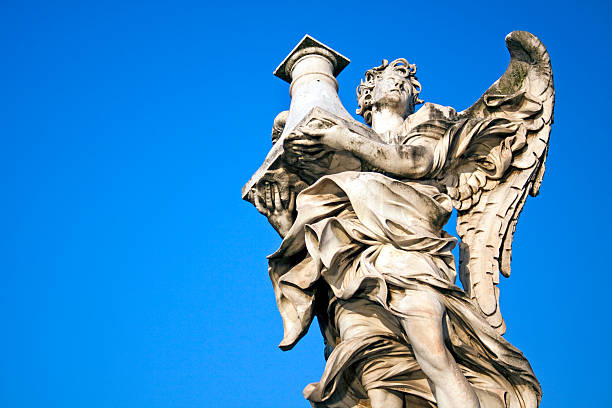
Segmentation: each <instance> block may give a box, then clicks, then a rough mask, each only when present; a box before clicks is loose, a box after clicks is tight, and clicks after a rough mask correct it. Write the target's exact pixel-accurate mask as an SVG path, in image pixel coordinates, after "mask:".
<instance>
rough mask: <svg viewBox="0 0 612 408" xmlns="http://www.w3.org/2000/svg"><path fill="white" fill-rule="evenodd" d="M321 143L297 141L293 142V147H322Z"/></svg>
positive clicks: (307, 140)
mask: <svg viewBox="0 0 612 408" xmlns="http://www.w3.org/2000/svg"><path fill="white" fill-rule="evenodd" d="M320 144H321V143H320V142H317V141H316V140H312V139H295V140H292V141H291V145H292V146H300V147H308V146H317V145H320Z"/></svg>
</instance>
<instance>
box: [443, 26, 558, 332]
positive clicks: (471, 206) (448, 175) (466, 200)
mask: <svg viewBox="0 0 612 408" xmlns="http://www.w3.org/2000/svg"><path fill="white" fill-rule="evenodd" d="M506 44H507V46H508V50H509V51H510V56H511V60H510V64H509V66H508V68H507V70H506V72H505V73H504V74H503V75H502V77H501V78H500V79H499V80H498V81H497V82H495V83H494V84H493V85H492V86H491V87H490V88H489V90H487V91H486V92H485V94H484V95H483V96H482V97H481V98H480V99H479V100H478V101H477V102H476V103H475V104H474V105H473V106H472V107H470V108H469V109H467V110H465V111H463V112H460V113H457V114H456V116H455V117H454V118H453V120H452V121H447V123H440V124H439V125H440V129H441V130H442V129H443V131H444V133H445V134H444V137H443V138H442V141H444V143H441V145H440V146H441V147H440V148H441V149H443V150H444V154H440V155H438V157H444V160H443V161H444V163H440V166H439V167H440V169H441V171H440V172H439V173H438V174H439V176H438V178H439V179H441V181H442V183H443V184H445V185H446V186H447V190H448V194H449V195H450V196H451V198H452V199H453V203H454V205H455V208H457V210H458V218H457V233H458V234H459V237H460V238H461V241H462V242H461V244H460V259H459V262H460V271H459V276H460V278H461V282H462V283H463V287H464V288H465V290H466V292H467V293H468V294H469V295H470V296H471V297H472V298H473V299H475V300H476V301H477V303H478V305H479V307H480V309H481V310H482V311H483V313H484V314H485V315H486V316H487V319H488V321H489V323H490V324H491V326H493V327H494V328H496V329H497V331H498V332H500V333H502V334H503V333H504V332H505V323H504V320H503V318H502V316H501V313H500V310H499V289H498V288H497V286H496V285H497V284H498V283H499V272H500V271H501V273H502V274H503V275H504V276H506V277H508V276H509V275H510V259H511V255H512V237H513V234H514V230H515V228H516V223H517V221H518V217H519V214H520V212H521V209H522V208H523V205H524V204H525V200H526V198H527V194H529V195H532V196H535V195H537V194H538V190H539V188H540V183H541V181H542V176H543V174H544V162H545V160H546V154H547V151H548V139H549V136H550V127H551V124H552V122H553V109H554V98H555V92H554V87H553V77H552V69H551V65H550V58H549V56H548V52H547V51H546V48H545V47H544V45H543V44H542V43H541V42H540V40H538V38H536V37H535V36H534V35H532V34H530V33H527V32H524V31H514V32H512V33H510V34H508V36H507V37H506Z"/></svg>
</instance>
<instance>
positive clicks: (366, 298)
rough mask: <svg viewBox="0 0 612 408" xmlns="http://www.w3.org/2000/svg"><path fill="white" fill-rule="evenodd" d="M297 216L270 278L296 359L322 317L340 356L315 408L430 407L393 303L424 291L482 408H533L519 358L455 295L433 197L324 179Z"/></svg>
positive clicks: (376, 181)
mask: <svg viewBox="0 0 612 408" xmlns="http://www.w3.org/2000/svg"><path fill="white" fill-rule="evenodd" d="M297 209H298V216H297V219H296V221H295V223H294V224H293V226H292V228H291V230H290V231H289V233H288V234H287V235H286V237H285V239H284V240H283V242H282V244H281V246H280V248H279V249H278V250H277V251H276V252H275V253H274V254H272V255H271V256H270V257H269V272H270V277H271V280H272V283H273V285H274V290H275V294H276V299H277V303H278V307H279V310H280V312H281V315H282V317H283V324H284V329H285V335H284V339H283V341H282V342H281V344H280V347H281V348H283V349H289V348H291V347H293V345H294V344H295V343H296V342H297V341H298V340H299V339H300V338H301V337H302V336H303V335H304V334H305V333H306V331H307V330H308V328H309V326H310V324H311V322H312V320H313V317H314V316H315V315H317V316H318V319H319V323H320V325H321V326H322V327H321V328H322V332H323V334H324V337H325V339H326V343H327V344H328V345H329V346H330V347H333V351H332V352H331V354H330V355H329V358H328V360H327V364H326V367H325V371H324V373H323V376H322V378H321V380H320V381H319V382H318V383H314V384H310V385H308V386H307V387H306V389H305V390H304V395H305V397H306V398H307V399H309V400H310V401H311V403H312V404H313V406H316V407H354V406H357V404H358V402H359V400H362V399H366V398H367V390H368V389H373V388H386V389H393V390H396V391H399V392H402V393H404V395H405V399H406V403H407V405H408V404H409V406H414V407H435V406H436V405H435V397H434V396H433V393H432V390H431V387H430V384H429V381H428V380H427V378H426V376H425V375H424V374H423V372H422V371H421V369H420V367H419V365H418V363H417V362H416V360H415V358H414V353H413V351H412V348H411V346H410V344H409V342H408V339H407V338H406V336H405V333H404V332H403V330H402V328H401V325H400V323H399V322H400V320H399V319H401V318H402V317H406V316H405V315H403V313H404V312H402V309H401V308H400V307H398V303H399V301H400V300H401V299H404V298H405V297H410V296H414V295H415V294H419V293H423V292H424V291H429V292H431V293H435V294H436V295H438V297H439V298H440V299H441V301H442V303H443V304H444V306H445V308H446V314H445V318H444V326H445V332H446V333H447V337H448V339H447V345H448V347H449V350H450V351H451V354H452V355H453V356H454V358H455V360H456V361H457V364H458V366H459V367H460V369H461V370H462V372H463V373H464V375H465V376H466V378H467V379H468V381H469V382H470V383H471V384H472V386H473V387H474V390H475V391H476V393H477V395H478V397H479V399H480V401H481V406H483V407H485V406H486V407H500V408H519V407H520V408H535V407H537V405H538V403H539V398H540V395H541V389H540V385H539V383H538V381H537V380H536V378H535V376H534V374H533V371H532V370H531V367H530V365H529V363H528V362H527V360H526V359H525V357H524V356H523V354H522V353H521V352H520V351H519V350H518V349H516V348H515V347H513V346H512V345H511V344H510V343H508V342H507V341H506V340H505V339H504V338H502V337H501V336H500V335H499V334H498V333H497V332H496V331H495V330H494V329H493V328H491V326H490V325H489V324H488V323H487V322H486V320H485V318H484V316H483V315H482V313H481V312H480V311H479V309H478V308H477V307H475V305H474V304H473V303H472V301H471V300H470V299H469V298H468V297H467V296H466V294H465V293H464V292H463V290H461V289H460V288H459V287H457V286H455V285H454V282H455V278H456V271H455V264H454V258H453V255H452V253H451V250H452V249H453V247H454V246H455V244H456V239H455V238H454V237H452V236H450V235H448V234H446V233H445V232H444V231H443V230H442V228H443V226H444V224H445V223H446V221H447V220H448V218H449V216H450V214H451V211H452V205H451V202H450V199H449V197H448V196H446V195H445V194H442V193H440V192H439V190H438V189H437V188H436V187H434V186H430V185H425V184H419V183H414V182H404V181H398V180H395V179H392V178H390V177H387V176H385V175H382V174H379V173H368V172H344V173H339V174H335V175H330V176H325V177H323V178H321V179H320V180H319V181H317V182H316V183H315V184H313V185H312V186H311V187H309V188H308V189H306V190H304V191H302V192H301V193H300V194H299V196H298V197H297Z"/></svg>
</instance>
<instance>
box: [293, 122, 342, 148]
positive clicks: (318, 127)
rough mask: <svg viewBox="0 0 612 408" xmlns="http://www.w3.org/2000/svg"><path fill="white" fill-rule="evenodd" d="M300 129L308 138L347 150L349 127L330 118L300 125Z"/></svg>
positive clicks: (329, 146)
mask: <svg viewBox="0 0 612 408" xmlns="http://www.w3.org/2000/svg"><path fill="white" fill-rule="evenodd" d="M298 131H299V132H301V133H302V134H303V135H306V136H307V137H308V139H307V140H311V141H313V142H318V143H320V144H323V145H325V146H327V147H328V148H331V149H333V150H345V149H346V139H347V132H348V129H347V128H346V127H344V126H342V125H339V124H337V123H333V122H330V121H329V120H325V121H321V120H318V119H315V120H312V121H310V122H309V123H308V124H307V125H305V126H300V127H299V128H298Z"/></svg>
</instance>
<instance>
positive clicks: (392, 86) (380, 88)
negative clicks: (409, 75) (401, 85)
mask: <svg viewBox="0 0 612 408" xmlns="http://www.w3.org/2000/svg"><path fill="white" fill-rule="evenodd" d="M396 89H397V83H396V81H394V80H393V79H390V78H383V79H381V80H379V81H378V83H377V84H376V87H375V88H374V99H375V100H376V99H378V98H379V97H381V96H382V95H385V94H387V93H389V92H390V91H393V90H396Z"/></svg>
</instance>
